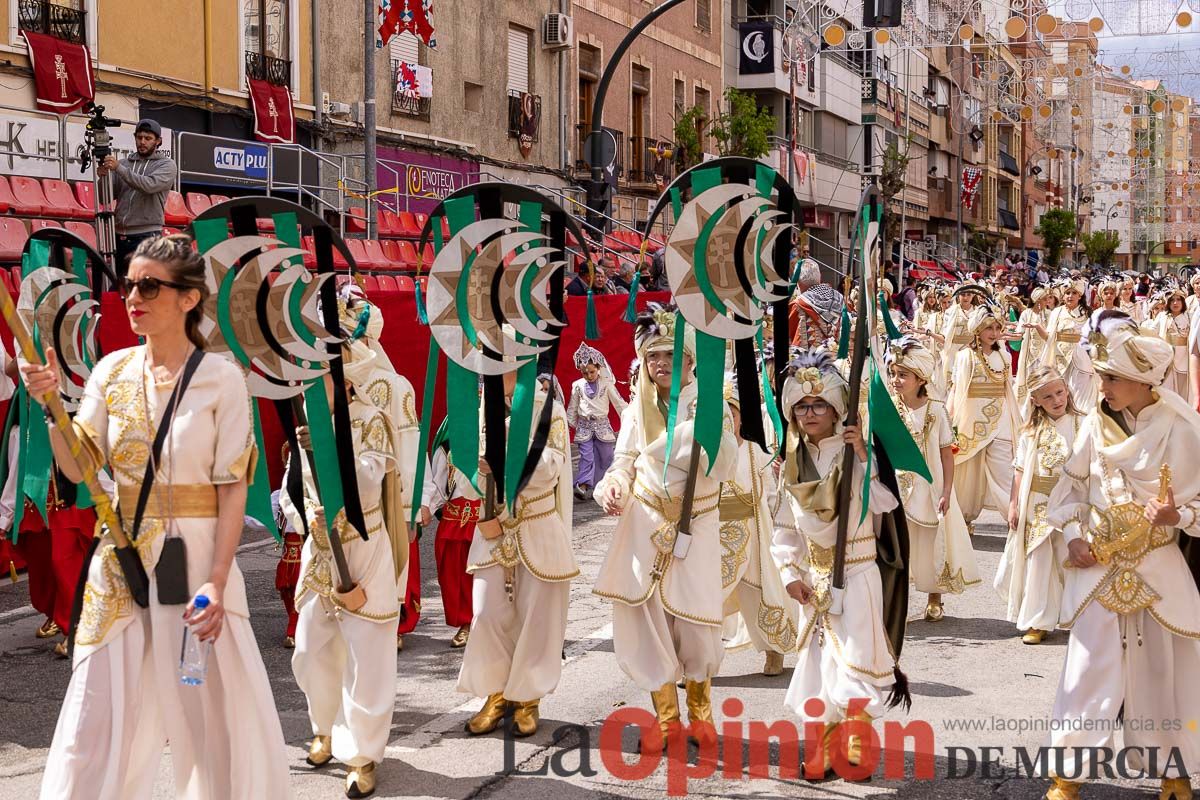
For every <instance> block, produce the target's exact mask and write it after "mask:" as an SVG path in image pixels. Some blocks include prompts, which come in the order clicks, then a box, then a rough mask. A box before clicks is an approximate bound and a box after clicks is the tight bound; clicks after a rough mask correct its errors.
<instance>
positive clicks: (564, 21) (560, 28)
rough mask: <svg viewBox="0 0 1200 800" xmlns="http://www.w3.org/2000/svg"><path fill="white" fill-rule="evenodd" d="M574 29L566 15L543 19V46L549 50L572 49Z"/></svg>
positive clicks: (547, 16) (552, 15)
mask: <svg viewBox="0 0 1200 800" xmlns="http://www.w3.org/2000/svg"><path fill="white" fill-rule="evenodd" d="M573 29H574V25H573V24H572V22H571V18H570V17H569V16H567V15H566V14H547V15H546V16H545V17H543V18H542V46H543V47H545V48H547V49H549V50H555V49H558V48H561V47H570V46H571V34H572V32H573Z"/></svg>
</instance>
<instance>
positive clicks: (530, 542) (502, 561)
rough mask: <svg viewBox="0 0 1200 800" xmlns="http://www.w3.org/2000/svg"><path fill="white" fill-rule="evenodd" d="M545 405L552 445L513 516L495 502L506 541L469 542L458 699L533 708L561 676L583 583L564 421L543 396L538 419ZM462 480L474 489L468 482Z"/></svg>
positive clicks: (556, 405) (461, 478) (480, 538)
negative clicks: (571, 608) (574, 585)
mask: <svg viewBox="0 0 1200 800" xmlns="http://www.w3.org/2000/svg"><path fill="white" fill-rule="evenodd" d="M546 402H553V403H554V409H553V416H552V417H551V422H550V431H549V434H548V436H547V439H546V445H545V448H544V449H543V450H542V455H541V458H540V459H539V460H538V463H537V466H536V467H535V468H534V470H533V473H532V474H531V476H530V478H529V482H528V483H527V484H526V485H525V488H524V489H523V490H522V491H521V493H520V494H519V495H517V499H516V503H515V506H514V511H513V513H511V514H510V513H509V512H508V510H507V509H506V508H504V507H503V502H502V500H501V498H499V497H498V498H497V507H498V513H497V515H496V519H498V520H499V522H500V526H501V529H502V534H501V535H500V536H499V537H497V538H495V539H486V538H484V536H483V533H482V532H481V531H480V529H479V527H478V525H477V526H476V528H475V533H474V538H473V539H472V540H471V550H470V554H469V555H468V558H467V571H468V572H470V573H471V574H472V575H473V576H474V586H473V601H474V602H473V606H474V619H473V620H472V622H471V638H470V639H469V640H468V641H467V647H466V651H465V653H464V654H463V663H462V670H461V671H460V672H459V676H458V691H460V692H465V693H467V694H472V695H475V696H476V697H491V696H494V695H501V696H502V699H503V700H504V701H508V702H510V703H516V704H523V703H524V704H528V703H532V704H533V706H534V707H536V705H537V701H538V700H540V699H541V698H542V697H545V696H546V695H547V694H549V693H550V692H552V691H554V688H555V687H556V686H557V685H558V680H559V677H560V675H561V674H562V646H563V640H564V638H565V637H566V633H567V604H568V601H569V600H570V596H571V580H572V579H573V578H575V577H576V576H578V575H579V567H578V566H577V565H576V563H575V557H574V555H573V553H572V551H571V513H572V494H571V452H570V442H569V441H568V438H567V419H566V413H565V412H564V411H563V408H562V405H561V404H560V403H558V402H557V401H555V400H554V399H553V396H550V397H547V395H546V394H545V392H541V391H539V392H538V396H537V400H536V401H535V403H534V408H533V419H535V420H537V419H538V418H539V416H540V414H541V410H542V407H543V404H544V403H546ZM457 479H458V481H459V482H460V483H468V485H469V482H468V481H467V479H466V478H465V476H463V475H461V474H459V475H458V476H457ZM480 486H481V488H482V484H480ZM506 587H508V588H509V589H511V594H509V592H508V590H506Z"/></svg>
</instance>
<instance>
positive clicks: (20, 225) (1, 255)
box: [0, 217, 29, 264]
mask: <svg viewBox="0 0 1200 800" xmlns="http://www.w3.org/2000/svg"><path fill="white" fill-rule="evenodd" d="M28 239H29V231H27V230H25V223H24V222H23V221H22V220H19V219H16V218H14V217H0V262H3V263H6V264H12V263H16V262H19V261H20V260H21V253H22V251H24V249H25V242H26V241H28Z"/></svg>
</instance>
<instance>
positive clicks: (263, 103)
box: [247, 78, 296, 144]
mask: <svg viewBox="0 0 1200 800" xmlns="http://www.w3.org/2000/svg"><path fill="white" fill-rule="evenodd" d="M247 82H248V83H249V84H250V105H251V107H253V109H254V136H255V138H257V139H258V140H259V141H260V142H271V143H273V144H293V143H294V142H295V141H296V119H295V117H294V116H293V115H292V90H291V89H289V88H288V87H286V86H277V85H276V84H273V83H267V82H266V81H260V80H257V79H255V78H248V79H247Z"/></svg>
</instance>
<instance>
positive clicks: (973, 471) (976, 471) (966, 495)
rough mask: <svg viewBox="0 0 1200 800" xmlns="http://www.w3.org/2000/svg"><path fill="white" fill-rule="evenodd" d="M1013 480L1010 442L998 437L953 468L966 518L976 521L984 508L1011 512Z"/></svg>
mask: <svg viewBox="0 0 1200 800" xmlns="http://www.w3.org/2000/svg"><path fill="white" fill-rule="evenodd" d="M1012 479H1013V449H1012V442H1011V441H1010V440H1008V439H1001V438H1000V437H996V438H995V439H992V441H990V442H988V444H987V446H986V447H985V448H984V449H983V450H982V451H980V452H976V453H975V455H973V456H971V457H970V458H969V459H967V460H966V461H964V462H962V463H961V464H955V465H954V493H955V494H956V495H957V496H958V505H959V507H961V508H962V513H963V519H965V520H966V521H967V522H974V521H975V520H977V519H978V518H979V515H980V514H981V513H982V512H983V509H985V508H990V509H993V510H995V511H999V512H1000V513H1002V514H1006V513H1007V512H1008V501H1009V492H1010V491H1011V489H1012Z"/></svg>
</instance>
